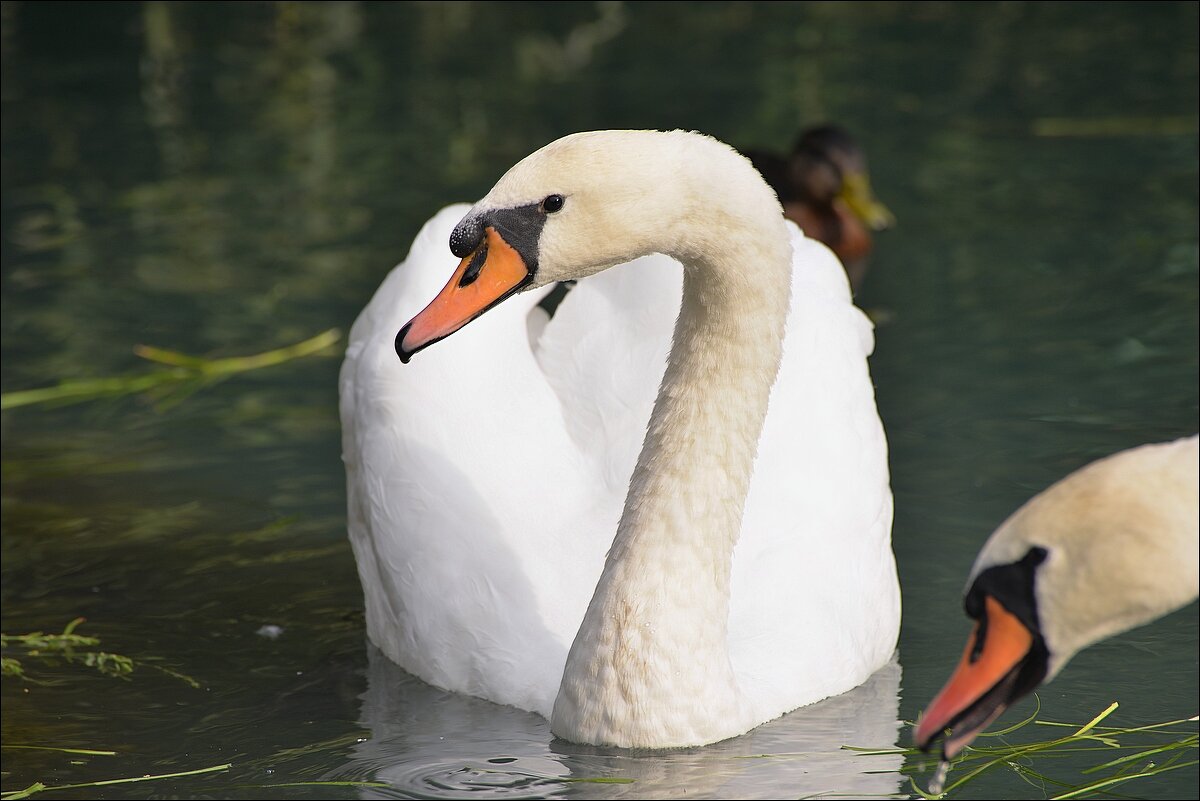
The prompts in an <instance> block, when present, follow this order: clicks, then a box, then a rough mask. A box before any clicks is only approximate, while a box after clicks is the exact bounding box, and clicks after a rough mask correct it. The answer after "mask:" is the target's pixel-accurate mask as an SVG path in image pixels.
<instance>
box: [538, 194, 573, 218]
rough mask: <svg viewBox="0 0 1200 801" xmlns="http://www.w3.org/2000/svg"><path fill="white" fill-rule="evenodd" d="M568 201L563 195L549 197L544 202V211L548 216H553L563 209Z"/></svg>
mask: <svg viewBox="0 0 1200 801" xmlns="http://www.w3.org/2000/svg"><path fill="white" fill-rule="evenodd" d="M566 202H567V199H566V198H565V197H563V196H562V195H547V196H546V199H545V200H543V201H542V211H543V212H544V213H546V214H553V213H554V212H556V211H558V210H559V209H561V208H562V207H563V204H564V203H566Z"/></svg>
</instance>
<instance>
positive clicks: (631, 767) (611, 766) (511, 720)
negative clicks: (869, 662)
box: [338, 646, 902, 799]
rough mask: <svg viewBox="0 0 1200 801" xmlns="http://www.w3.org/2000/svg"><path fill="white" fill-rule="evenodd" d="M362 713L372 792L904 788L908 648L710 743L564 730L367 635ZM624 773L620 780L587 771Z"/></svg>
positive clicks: (785, 794) (507, 794) (456, 794)
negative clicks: (590, 741) (666, 742)
mask: <svg viewBox="0 0 1200 801" xmlns="http://www.w3.org/2000/svg"><path fill="white" fill-rule="evenodd" d="M368 656H369V667H368V674H367V691H366V693H364V695H363V697H362V699H363V705H362V713H361V718H360V723H361V724H362V725H363V726H364V727H365V728H367V729H368V730H369V731H370V733H371V736H370V739H368V740H366V741H365V742H362V743H360V744H359V745H357V746H356V747H355V748H354V755H353V759H352V761H351V763H350V764H349V765H347V766H346V767H345V768H343V769H342V770H341V771H339V772H338V776H339V777H342V778H347V777H351V776H352V777H354V778H356V779H360V780H361V779H364V778H372V779H376V780H381V781H386V782H388V783H389V784H390V785H392V787H391V788H389V789H387V790H376V789H373V788H372V789H369V790H364V791H363V797H364V798H395V797H401V798H460V797H462V796H464V795H471V796H484V797H503V798H512V799H516V798H535V797H536V798H570V797H583V798H676V797H683V796H696V797H704V798H795V797H808V796H812V795H818V794H828V793H831V792H834V793H838V794H840V795H848V796H850V797H854V798H878V797H888V796H893V795H894V794H896V793H897V792H898V791H899V787H900V782H901V777H900V775H899V773H898V772H897V771H898V770H899V768H900V765H901V761H902V758H901V757H900V756H898V755H897V756H875V755H872V756H863V755H860V754H856V753H855V752H853V751H847V750H844V749H843V746H845V745H850V746H861V747H867V748H888V747H892V746H895V745H896V744H897V737H898V733H899V731H900V725H901V724H900V721H899V703H900V676H901V669H900V663H899V660H898V659H897V658H895V657H893V659H892V661H891V662H889V663H888V664H887V665H886V666H885V667H884V668H883V669H881V670H880V671H878V672H877V673H876V674H875V675H874V676H872V677H871V678H870V679H869V680H868V681H867V682H866V683H865V684H863V685H862V686H861V687H858V688H856V689H854V690H851V691H850V692H848V693H845V694H844V695H839V696H836V697H834V698H830V699H827V700H825V701H822V702H820V703H818V704H813V705H812V706H808V707H803V708H801V709H797V710H795V711H794V712H791V713H789V714H787V715H784V716H783V717H781V718H779V719H778V720H774V721H771V722H769V723H766V724H764V725H762V726H759V727H758V728H757V729H754V730H753V731H751V732H750V733H748V734H746V735H744V736H742V737H735V738H733V739H731V740H726V741H724V742H721V743H717V744H715V745H710V746H707V747H704V748H684V749H679V750H676V751H670V752H661V751H659V752H649V751H647V752H641V753H639V752H637V751H628V750H620V749H604V748H595V747H592V746H580V745H575V744H573V743H568V742H565V741H563V740H560V739H557V738H555V737H554V736H553V735H552V734H551V733H550V726H549V723H547V721H546V720H545V719H544V718H542V717H540V716H538V715H534V714H532V713H530V712H523V711H521V710H519V709H515V708H513V707H507V706H498V705H496V704H493V703H490V702H488V701H483V700H480V699H478V698H471V697H468V696H463V695H456V694H451V693H446V692H443V691H441V690H437V689H435V688H433V687H431V686H429V685H428V684H425V683H424V682H422V681H420V680H419V679H416V678H414V677H413V676H411V675H410V674H408V673H406V672H404V671H403V670H402V669H400V668H399V667H397V666H396V665H395V664H393V663H392V662H390V661H389V660H388V659H387V658H386V657H384V656H383V655H382V653H380V652H379V650H378V649H376V648H374V647H373V646H369V655H368ZM592 779H615V780H618V782H617V783H607V782H596V781H589V780H592Z"/></svg>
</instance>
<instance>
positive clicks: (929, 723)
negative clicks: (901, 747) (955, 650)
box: [915, 596, 1033, 759]
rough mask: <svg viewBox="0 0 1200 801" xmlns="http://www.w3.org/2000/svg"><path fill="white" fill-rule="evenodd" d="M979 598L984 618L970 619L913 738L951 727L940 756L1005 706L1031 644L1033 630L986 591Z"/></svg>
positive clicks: (922, 743)
mask: <svg viewBox="0 0 1200 801" xmlns="http://www.w3.org/2000/svg"><path fill="white" fill-rule="evenodd" d="M984 603H985V610H986V612H985V619H986V623H985V622H982V621H981V622H980V623H976V624H975V630H974V631H973V632H972V633H971V637H970V639H969V640H967V647H966V650H965V651H963V656H962V661H960V662H959V663H958V668H957V669H956V670H955V671H954V674H953V675H952V676H951V677H950V680H949V681H948V682H946V686H945V687H943V688H942V691H941V692H940V693H938V694H937V697H936V698H934V699H933V702H932V703H930V705H929V708H928V709H926V710H925V713H924V714H923V715H921V720H920V722H919V723H918V724H917V733H916V737H915V740H916V744H917V747H918V748H921V749H927V748H928V747H929V745H930V744H931V743H932V742H933V740H934V739H935V738H937V737H938V736H939V735H941V734H942V733H943V732H944V731H945V730H946V729H948V728H949V729H952V732H951V733H950V734H949V735H948V736H947V737H946V740H945V742H944V743H943V745H942V753H943V756H944V758H945V759H950V758H952V757H953V756H954V755H956V754H957V753H958V752H959V751H961V750H962V749H963V748H964V747H966V745H967V744H968V743H970V742H971V740H973V739H975V736H976V735H977V734H979V732H981V731H983V730H984V729H985V728H986V727H987V726H988V724H989V723H991V722H992V721H993V720H995V719H996V718H997V717H999V716H1000V713H1001V712H1003V711H1004V710H1005V709H1006V708H1007V707H1008V704H1009V701H1010V700H1011V699H1012V692H1011V691H1012V689H1013V687H1014V685H1015V684H1016V680H1017V677H1018V674H1019V673H1020V671H1021V667H1022V665H1023V664H1024V662H1025V659H1026V657H1028V656H1029V653H1030V650H1031V649H1032V647H1033V635H1032V634H1031V633H1030V632H1029V629H1028V628H1026V627H1025V624H1023V623H1022V622H1021V621H1020V620H1018V619H1017V617H1016V616H1015V615H1013V614H1012V613H1010V612H1009V611H1008V610H1007V609H1005V608H1004V607H1003V606H1002V605H1001V604H1000V602H999V601H997V600H996V599H995V598H992V597H991V596H988V597H987V598H985V600H984ZM981 634H982V636H983V641H982V643H980V641H979V638H980V636H981ZM981 646H982V647H981Z"/></svg>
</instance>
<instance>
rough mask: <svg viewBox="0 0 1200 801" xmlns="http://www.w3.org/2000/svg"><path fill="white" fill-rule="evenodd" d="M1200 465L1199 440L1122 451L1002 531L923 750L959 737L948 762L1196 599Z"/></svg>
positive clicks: (945, 748) (972, 596) (919, 736)
mask: <svg viewBox="0 0 1200 801" xmlns="http://www.w3.org/2000/svg"><path fill="white" fill-rule="evenodd" d="M1198 463H1200V451H1198V449H1197V437H1195V436H1193V437H1189V438H1187V439H1180V440H1176V441H1175V442H1168V443H1163V444H1158V445H1143V446H1142V447H1140V448H1134V449H1132V450H1128V451H1122V452H1121V453H1118V454H1116V455H1114V456H1109V457H1108V458H1106V459H1101V460H1100V461H1097V462H1093V463H1092V464H1090V465H1087V466H1085V467H1083V468H1081V469H1079V470H1077V471H1075V472H1074V473H1072V474H1071V475H1069V476H1067V477H1066V478H1064V479H1063V480H1062V481H1059V482H1058V483H1057V484H1054V485H1053V486H1052V487H1050V488H1049V489H1047V490H1045V491H1044V492H1042V493H1041V494H1040V495H1037V496H1035V497H1034V498H1033V499H1032V500H1030V501H1029V502H1028V503H1026V504H1025V505H1024V506H1022V507H1021V508H1020V509H1018V510H1017V512H1016V513H1015V514H1013V515H1012V517H1010V518H1008V520H1006V521H1004V523H1003V524H1002V525H1001V526H1000V528H998V529H996V531H995V533H993V534H992V536H991V537H990V538H989V539H988V541H987V543H986V544H985V545H984V546H983V550H981V551H980V552H979V556H978V557H977V558H976V559H975V566H974V567H972V568H971V575H970V577H969V578H968V579H967V587H968V589H967V592H966V599H965V606H966V611H967V615H968V616H969V617H971V618H973V619H975V620H976V621H978V622H977V623H976V624H975V631H974V632H973V633H972V634H971V637H970V639H969V640H968V643H967V649H966V651H965V652H964V653H963V658H962V661H961V662H960V663H959V665H958V669H957V670H955V672H954V675H953V676H951V677H950V680H949V681H948V682H947V683H946V686H945V687H943V688H942V691H941V692H940V693H938V695H937V697H936V698H934V700H933V702H932V703H930V705H929V708H928V709H926V710H925V714H924V715H922V717H921V721H920V724H919V725H918V726H917V732H916V743H917V746H918V747H920V748H922V749H924V750H928V749H929V747H930V746H931V745H932V744H933V742H934V741H935V740H936V739H937V738H938V737H940V736H942V735H943V733H944V732H945V730H946V729H948V728H949V729H953V730H954V731H953V733H952V734H951V735H949V736H948V737H947V738H946V740H945V742H944V743H943V745H942V754H943V759H950V758H951V757H953V756H954V755H955V754H957V753H958V752H959V751H961V750H962V749H963V748H964V747H966V745H967V744H968V743H970V742H971V740H973V739H974V738H975V735H977V734H978V733H979V732H980V731H982V730H983V729H984V728H985V727H986V726H987V725H988V724H989V723H991V722H992V721H993V720H995V719H996V717H998V716H999V715H1000V713H1001V712H1003V711H1004V710H1005V709H1006V708H1007V707H1008V706H1009V705H1010V704H1011V703H1013V702H1014V701H1016V700H1017V699H1019V698H1021V697H1022V696H1024V695H1026V694H1027V693H1029V692H1032V691H1033V689H1034V688H1036V687H1037V686H1038V685H1039V684H1041V683H1042V682H1046V681H1050V680H1051V679H1052V678H1054V677H1055V676H1056V675H1057V674H1058V672H1059V671H1060V670H1062V669H1063V666H1064V665H1066V664H1067V661H1068V660H1069V659H1070V658H1071V657H1072V656H1074V655H1075V654H1076V653H1077V652H1078V651H1080V650H1081V649H1083V648H1085V647H1087V646H1088V645H1091V644H1092V643H1094V642H1097V641H1098V640H1102V639H1104V638H1105V637H1111V636H1112V635H1114V634H1117V633H1119V632H1122V631H1125V630H1126V629H1131V628H1133V627H1134V626H1140V625H1142V624H1143V623H1148V622H1150V621H1151V620H1154V619H1155V618H1157V617H1161V616H1162V615H1165V614H1167V613H1168V612H1171V611H1174V610H1175V609H1178V608H1179V607H1181V606H1184V605H1185V604H1187V603H1189V602H1191V601H1193V600H1195V598H1196V596H1197V592H1198V591H1200V577H1198V576H1200V522H1198V521H1200V500H1198V498H1197V493H1198V489H1197V488H1198V487H1200V475H1198V467H1197V465H1198Z"/></svg>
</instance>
